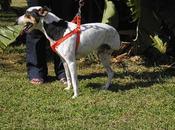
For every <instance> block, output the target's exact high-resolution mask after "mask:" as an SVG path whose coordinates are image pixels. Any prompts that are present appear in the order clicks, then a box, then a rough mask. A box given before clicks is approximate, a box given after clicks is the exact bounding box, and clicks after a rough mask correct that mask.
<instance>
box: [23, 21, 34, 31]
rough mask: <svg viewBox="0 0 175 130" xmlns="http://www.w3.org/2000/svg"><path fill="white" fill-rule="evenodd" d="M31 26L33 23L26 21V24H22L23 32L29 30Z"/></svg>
mask: <svg viewBox="0 0 175 130" xmlns="http://www.w3.org/2000/svg"><path fill="white" fill-rule="evenodd" d="M32 27H33V24H32V23H29V22H28V23H26V25H25V26H24V29H23V30H24V31H25V32H28V31H29V30H30V28H32Z"/></svg>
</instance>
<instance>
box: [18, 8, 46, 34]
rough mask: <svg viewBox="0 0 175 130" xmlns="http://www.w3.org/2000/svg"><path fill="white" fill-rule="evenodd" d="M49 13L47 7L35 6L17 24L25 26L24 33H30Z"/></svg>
mask: <svg viewBox="0 0 175 130" xmlns="http://www.w3.org/2000/svg"><path fill="white" fill-rule="evenodd" d="M48 12H49V9H48V8H47V7H41V6H35V7H30V8H28V9H27V10H26V13H25V14H24V15H22V16H20V17H19V18H18V19H17V24H19V25H24V31H26V32H30V31H31V30H33V29H35V28H37V26H38V24H39V23H40V21H41V19H42V18H43V17H45V16H46V15H47V14H48Z"/></svg>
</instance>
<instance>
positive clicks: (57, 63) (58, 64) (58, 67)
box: [53, 53, 64, 79]
mask: <svg viewBox="0 0 175 130" xmlns="http://www.w3.org/2000/svg"><path fill="white" fill-rule="evenodd" d="M53 59H54V69H55V74H56V77H57V78H58V79H60V78H61V77H60V76H62V75H61V74H63V72H64V67H63V63H62V61H61V59H60V57H59V56H58V55H57V54H55V53H53Z"/></svg>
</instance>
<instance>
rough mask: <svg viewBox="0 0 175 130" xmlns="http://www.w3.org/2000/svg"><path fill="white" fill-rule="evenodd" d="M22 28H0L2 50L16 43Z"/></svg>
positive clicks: (18, 26)
mask: <svg viewBox="0 0 175 130" xmlns="http://www.w3.org/2000/svg"><path fill="white" fill-rule="evenodd" d="M21 30H22V26H20V25H15V26H0V49H3V50H4V49H5V48H6V47H7V46H8V45H10V44H11V43H12V42H14V41H15V39H16V38H17V37H18V36H19V34H20V33H21Z"/></svg>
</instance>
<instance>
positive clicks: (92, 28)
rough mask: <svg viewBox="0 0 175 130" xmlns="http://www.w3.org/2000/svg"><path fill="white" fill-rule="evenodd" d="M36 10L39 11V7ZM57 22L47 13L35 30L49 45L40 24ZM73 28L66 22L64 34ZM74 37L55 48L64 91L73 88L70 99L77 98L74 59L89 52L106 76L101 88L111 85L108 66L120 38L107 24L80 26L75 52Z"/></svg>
mask: <svg viewBox="0 0 175 130" xmlns="http://www.w3.org/2000/svg"><path fill="white" fill-rule="evenodd" d="M36 8H37V9H39V7H36ZM36 8H35V7H31V8H29V9H28V11H32V10H33V9H36ZM40 8H41V7H40ZM22 19H23V16H22V17H20V18H19V20H20V21H21V20H22ZM59 20H60V18H58V17H56V16H55V15H54V14H53V13H51V12H49V13H48V14H47V16H45V17H44V18H42V19H41V22H40V23H39V24H41V25H40V26H37V29H40V30H41V31H42V32H43V33H44V34H45V35H46V37H47V38H48V39H49V41H50V44H51V45H52V44H53V43H54V42H55V41H54V40H53V39H51V38H50V37H49V36H48V35H47V32H46V31H45V30H44V27H43V26H42V23H43V21H45V22H46V23H50V22H52V21H59ZM38 27H41V28H38ZM33 28H34V27H33ZM75 28H76V24H74V23H71V22H68V28H67V29H66V31H65V34H67V33H69V32H70V31H72V30H73V29H75ZM65 34H64V35H65ZM76 37H77V36H76V35H73V36H71V37H70V38H68V39H67V40H65V41H64V42H63V43H61V44H60V45H59V46H57V47H56V51H57V53H58V54H59V55H60V57H61V59H62V61H63V64H64V68H65V73H66V78H67V82H68V83H67V88H66V89H67V90H69V89H70V88H71V85H72V86H73V91H74V95H73V97H72V98H75V97H77V96H78V79H77V67H76V58H80V57H82V56H86V55H87V54H89V53H90V52H92V51H94V50H96V51H97V53H98V56H99V58H100V60H101V62H102V64H103V66H104V67H105V69H106V71H107V74H108V81H107V83H106V85H105V86H104V87H103V88H104V89H107V88H108V87H109V85H110V84H111V80H112V77H113V75H114V73H113V71H112V69H111V67H110V65H109V61H110V56H111V53H112V51H113V50H117V49H119V47H120V37H119V34H118V32H117V31H116V30H115V29H114V28H113V27H111V26H109V25H107V24H102V23H89V24H82V25H81V35H80V44H79V46H78V49H77V50H76V49H75V48H76ZM103 44H106V45H108V46H109V47H110V48H111V49H105V48H103V47H100V46H101V45H103Z"/></svg>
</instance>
